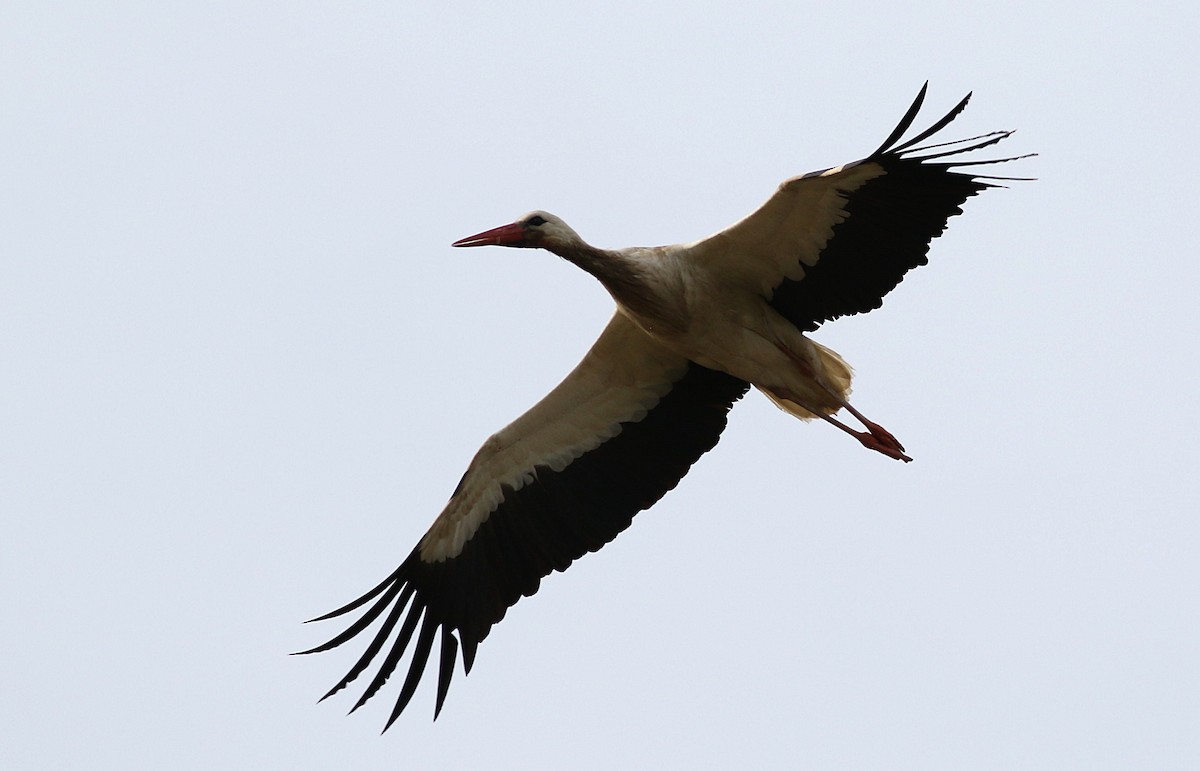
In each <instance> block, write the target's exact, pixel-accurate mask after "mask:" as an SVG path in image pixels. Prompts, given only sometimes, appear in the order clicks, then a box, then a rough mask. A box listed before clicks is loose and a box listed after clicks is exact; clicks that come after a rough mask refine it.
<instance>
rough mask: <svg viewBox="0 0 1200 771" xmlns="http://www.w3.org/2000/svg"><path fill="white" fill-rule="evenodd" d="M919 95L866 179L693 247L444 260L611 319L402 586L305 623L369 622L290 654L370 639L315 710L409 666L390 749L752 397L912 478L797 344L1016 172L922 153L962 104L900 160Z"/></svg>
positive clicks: (512, 428)
mask: <svg viewBox="0 0 1200 771" xmlns="http://www.w3.org/2000/svg"><path fill="white" fill-rule="evenodd" d="M927 87H928V84H925V86H923V87H922V88H921V91H920V93H919V94H918V95H917V98H916V100H915V101H914V102H913V104H912V106H911V107H910V108H909V109H908V112H907V113H905V115H904V117H903V118H902V119H901V121H900V123H899V125H897V126H896V128H895V130H893V131H892V133H891V135H889V136H888V138H887V139H886V140H885V141H884V142H883V144H882V145H880V147H879V149H877V150H876V151H875V152H873V153H871V154H870V155H869V156H867V157H866V158H865V159H863V160H860V161H856V162H853V163H847V164H844V165H842V166H838V167H835V168H831V169H826V170H824V171H816V172H813V173H810V174H805V175H803V176H799V177H793V178H792V179H788V180H786V181H785V182H783V183H782V184H781V185H780V186H779V189H778V190H777V191H776V192H775V194H774V195H773V196H771V198H769V199H768V200H767V202H766V203H764V204H763V205H762V206H761V207H759V209H758V210H757V211H755V212H753V213H752V214H750V215H749V216H748V217H746V218H745V219H743V220H741V221H740V222H738V223H736V224H734V225H733V226H731V227H729V228H726V229H725V230H722V231H721V232H719V233H716V234H715V235H712V236H709V237H708V238H704V239H701V240H699V241H694V242H692V243H689V244H678V245H674V246H655V247H632V248H628V249H616V250H610V249H600V248H597V247H594V246H591V245H590V244H588V243H587V242H585V241H584V240H583V239H582V238H580V236H579V235H578V234H577V233H576V232H575V231H574V230H572V229H571V228H570V227H568V226H567V224H566V223H565V222H563V221H562V220H561V219H559V218H558V217H555V216H554V215H552V214H548V213H546V212H542V211H535V212H532V213H530V214H527V215H525V216H523V217H521V218H520V219H518V220H517V221H516V222H513V223H511V224H508V225H501V226H500V227H497V228H493V229H491V230H487V231H484V232H482V233H479V234H477V235H474V236H470V237H468V238H464V239H462V240H459V241H456V242H454V244H453V246H459V247H467V246H510V247H524V248H541V249H546V250H548V251H550V252H553V253H554V254H556V255H558V256H559V257H562V258H564V259H566V260H568V261H570V262H572V263H574V264H575V265H577V266H579V267H580V268H582V269H584V270H586V271H587V272H588V273H590V274H592V275H593V276H595V277H596V278H597V279H599V281H600V283H601V284H603V285H604V288H605V289H607V290H608V292H609V294H611V295H612V298H613V299H614V300H615V301H616V305H617V307H616V312H615V313H614V314H613V317H612V319H611V320H610V321H609V322H608V326H606V327H605V328H604V331H603V332H601V333H600V338H599V339H598V340H597V341H596V342H595V344H594V345H593V346H592V348H591V350H589V351H588V352H587V354H586V355H585V356H584V357H583V360H582V361H581V362H580V363H579V365H578V366H576V367H575V369H574V370H573V371H571V373H570V374H568V375H567V377H566V379H565V380H563V381H562V383H560V384H559V385H558V386H557V387H556V388H555V389H554V390H552V391H551V392H550V393H549V394H547V395H546V396H545V398H543V399H542V400H541V401H540V402H538V403H537V404H536V405H534V406H533V407H532V408H531V409H530V410H529V411H528V412H526V413H525V414H524V415H522V416H521V417H519V418H517V419H516V420H515V421H513V422H512V423H511V424H509V425H508V426H507V427H505V428H503V429H501V430H500V431H499V432H497V433H496V434H494V435H493V436H492V437H491V438H489V439H488V440H487V441H486V442H484V444H483V447H481V448H480V449H479V452H478V453H476V455H475V457H474V459H473V460H472V461H471V464H470V465H469V466H468V467H467V471H466V473H465V474H464V475H463V477H462V480H461V481H459V483H458V486H457V487H456V488H455V489H454V492H453V493H452V494H451V496H450V500H449V502H448V503H447V504H446V508H445V509H444V510H443V511H442V513H441V514H440V515H439V516H438V517H437V519H435V520H434V522H433V525H432V526H430V528H429V530H428V532H426V533H425V535H424V537H422V538H421V540H420V541H419V542H418V544H417V546H416V548H414V549H413V551H412V553H411V554H409V555H408V557H407V558H406V559H405V560H404V562H403V563H401V565H400V567H398V568H397V569H396V570H395V572H393V573H392V574H391V575H389V576H388V577H387V578H386V579H384V580H383V581H382V582H381V583H380V584H379V585H377V586H376V587H375V588H373V589H371V590H370V591H369V592H367V593H366V594H364V595H363V596H361V597H359V598H358V599H356V600H354V601H353V602H351V603H349V604H347V605H345V606H343V607H341V608H338V609H337V610H335V611H332V612H330V613H327V614H325V615H323V616H320V617H319V618H316V619H313V621H323V620H326V619H331V618H335V617H339V616H343V615H345V614H348V613H351V612H353V611H356V610H359V609H360V608H365V610H364V611H363V612H362V615H361V616H360V617H359V618H358V619H357V620H355V621H354V622H353V623H352V624H351V625H350V626H349V627H348V628H347V629H345V631H343V632H342V633H341V634H338V635H337V636H335V637H334V638H333V639H331V640H329V641H328V642H326V643H324V644H323V645H318V646H317V647H315V648H312V649H310V650H307V651H302V653H317V652H321V651H327V650H330V649H332V648H336V647H337V646H339V645H342V644H343V643H346V642H348V641H349V640H351V639H352V638H354V637H356V636H358V635H359V634H361V633H363V632H364V631H366V630H367V629H368V627H370V626H371V624H372V623H373V622H375V621H380V620H381V624H380V626H379V628H378V630H377V631H375V633H374V635H373V636H371V637H370V641H369V642H368V643H367V647H366V651H365V652H364V653H363V654H362V656H361V657H360V658H359V659H358V661H357V662H356V663H355V664H354V666H353V667H352V668H351V669H350V671H349V672H348V673H347V674H346V675H345V677H343V678H342V679H341V680H340V681H339V682H338V683H337V684H336V685H335V686H334V687H333V688H332V689H331V690H330V691H329V692H328V693H327V694H325V696H324V697H322V699H324V698H328V697H329V696H332V695H333V694H334V693H337V692H338V691H340V690H341V689H342V688H344V687H346V686H347V685H348V684H350V683H351V682H352V681H353V680H355V679H356V678H357V677H358V676H359V675H361V674H362V673H363V672H365V671H366V670H367V669H368V668H369V667H370V665H371V663H372V662H373V661H375V660H376V659H377V658H379V657H380V656H381V655H382V661H381V662H380V664H379V666H378V669H377V670H376V671H375V675H374V677H373V679H372V680H371V682H370V684H369V685H368V686H367V688H366V690H365V691H364V692H363V694H362V696H361V697H360V698H359V700H358V702H357V703H356V704H355V705H354V708H353V709H352V710H351V711H352V712H353V711H354V710H355V709H358V708H359V707H360V706H362V705H363V704H364V703H366V701H367V700H368V699H370V698H371V697H372V696H373V695H375V693H377V692H378V691H379V690H380V688H381V687H382V686H383V685H384V683H385V682H386V681H387V679H388V678H389V676H391V674H392V673H393V672H394V671H395V670H396V668H397V666H398V665H399V664H400V660H401V659H402V658H403V656H404V654H405V652H406V651H408V650H409V648H410V646H411V648H412V652H411V659H410V661H409V664H408V671H407V675H406V677H405V679H404V683H403V685H402V686H401V688H400V694H399V696H398V698H397V700H396V703H395V706H394V708H393V710H392V713H391V716H390V717H389V719H388V721H387V725H386V726H385V727H384V730H387V728H388V727H390V726H391V725H392V723H393V722H395V720H396V718H397V717H399V715H400V713H401V712H402V711H403V710H404V708H405V707H406V706H407V705H408V703H409V701H410V700H411V699H412V696H413V694H414V692H415V691H416V689H417V685H418V683H419V681H420V679H421V676H422V674H423V673H424V671H425V669H426V666H427V664H428V663H429V657H430V655H431V653H432V651H433V647H434V643H435V641H436V642H437V643H438V654H437V700H436V704H435V707H434V719H436V718H437V716H438V714H439V713H440V712H441V709H442V705H443V703H444V702H445V698H446V692H447V690H448V689H449V687H450V680H451V677H452V675H453V673H454V668H455V664H456V661H457V659H458V655H459V652H460V650H461V653H462V663H463V670H464V672H470V670H471V666H472V664H473V663H474V661H475V653H476V648H477V646H478V645H479V643H480V642H482V641H483V640H484V638H486V637H487V635H488V633H489V632H490V631H491V628H492V626H493V625H494V624H496V623H497V622H498V621H500V620H501V619H502V618H504V614H505V612H506V611H507V610H508V608H510V607H512V605H514V604H515V603H516V602H517V601H518V600H519V599H520V598H521V597H522V596H530V595H532V594H533V593H534V592H536V591H537V590H538V585H539V583H540V582H541V579H542V578H543V577H544V576H547V575H549V574H550V573H551V572H552V571H554V570H566V569H567V568H568V567H569V566H570V565H571V563H572V562H573V561H574V560H576V559H578V558H579V557H582V556H583V555H584V554H585V553H587V552H590V551H596V550H598V549H600V548H601V547H602V546H604V545H605V544H606V543H608V542H609V541H611V540H612V539H613V538H615V537H616V536H617V534H618V533H620V532H621V531H623V530H624V529H625V528H627V527H629V524H630V522H631V521H632V519H633V516H634V515H635V514H637V513H638V512H639V511H642V510H643V509H647V508H649V507H650V506H652V505H654V503H655V502H656V501H658V499H659V498H661V497H662V496H663V495H664V494H666V493H667V491H669V490H671V489H672V488H674V487H675V485H676V484H678V483H679V480H680V479H681V478H683V476H684V474H686V473H687V472H688V469H689V468H690V467H691V465H692V464H693V463H695V462H696V460H697V459H698V458H699V457H700V456H701V455H703V454H704V453H705V452H707V451H708V450H710V449H712V448H713V446H714V445H716V443H717V440H718V438H719V437H720V435H721V431H722V430H723V429H724V428H725V423H726V416H727V414H728V412H729V410H730V408H731V407H732V406H733V404H734V402H736V401H737V400H738V399H740V398H741V397H742V396H743V395H744V394H745V393H746V391H747V390H749V388H750V386H754V387H755V388H757V389H758V390H760V391H762V392H763V393H764V394H766V396H767V397H768V398H769V399H771V401H773V402H774V403H775V404H776V405H778V406H779V407H780V408H782V409H783V410H784V411H785V412H789V413H791V414H792V415H795V416H796V417H798V418H800V419H802V420H810V419H820V420H822V421H825V422H826V423H829V424H830V425H832V426H834V427H836V428H837V429H839V430H841V431H844V432H846V433H847V434H849V435H850V436H852V437H853V438H854V439H856V440H857V441H858V442H860V443H861V444H862V445H863V446H864V447H866V448H868V449H870V450H873V451H875V452H878V453H881V454H883V455H884V456H886V457H888V458H893V459H896V460H899V461H905V462H907V461H909V460H911V458H909V456H908V455H906V454H905V449H904V446H903V445H902V444H900V442H899V441H897V440H896V438H895V437H894V436H892V434H891V433H889V432H888V431H887V430H886V429H884V428H883V427H882V426H880V425H879V424H878V423H875V422H873V421H871V420H869V419H867V417H866V416H864V415H863V414H862V413H861V412H859V411H858V410H857V409H855V408H854V407H852V406H851V405H850V403H849V401H847V396H848V394H849V392H850V367H849V365H847V364H846V362H845V361H843V360H842V358H841V357H840V356H838V354H836V353H835V352H834V351H832V350H830V349H829V348H826V347H824V346H822V345H821V344H819V343H817V342H815V341H813V340H811V339H810V338H809V337H808V335H807V333H809V332H813V331H814V330H816V329H817V327H818V326H820V325H821V324H823V323H824V322H826V321H832V320H833V319H836V318H838V317H840V316H847V315H852V314H857V313H866V312H867V311H871V310H874V309H876V308H878V307H879V306H880V305H881V304H882V302H883V297H884V295H886V294H887V293H888V292H890V291H891V290H892V289H893V288H894V287H895V286H896V285H897V284H898V283H900V280H901V279H902V278H903V277H904V274H905V273H907V272H908V271H909V270H911V269H912V268H915V267H917V266H918V265H924V264H925V263H926V262H927V259H926V255H927V253H928V251H929V244H930V241H932V240H933V239H934V238H935V237H937V236H938V235H940V234H941V233H942V231H943V230H944V229H945V227H946V222H947V220H948V219H949V218H950V217H952V216H954V215H956V214H960V213H962V209H961V208H960V206H961V205H962V204H963V202H964V201H966V200H967V198H969V197H971V196H973V195H976V194H977V193H979V192H980V191H982V190H984V189H986V188H989V187H995V186H997V185H996V184H995V181H996V180H1012V179H1020V178H1017V177H997V176H988V175H981V174H976V173H973V172H971V171H960V170H959V169H962V168H964V167H971V166H979V165H985V164H995V163H1004V162H1007V161H1013V160H1017V159H1018V158H1024V157H1028V156H1017V157H1010V158H996V159H989V160H961V159H960V158H959V157H958V156H960V155H961V154H962V153H966V152H968V151H971V150H978V149H980V148H983V147H987V146H990V145H994V144H995V143H997V142H999V141H1001V140H1002V139H1004V138H1005V137H1007V136H1009V135H1010V134H1011V133H1012V132H1011V131H995V132H991V133H988V134H982V135H979V136H974V137H970V138H968V139H962V140H956V141H950V142H939V143H933V144H924V145H922V143H923V142H925V141H926V140H928V139H930V138H931V137H933V136H934V135H935V134H936V133H938V132H939V131H941V130H942V129H943V128H945V127H946V126H947V125H948V124H949V123H950V122H951V121H952V120H954V118H955V117H957V116H958V114H959V113H960V112H962V110H963V109H964V108H965V107H966V105H967V101H968V99H970V94H968V95H967V97H966V98H964V99H963V100H962V101H961V102H959V103H958V104H957V105H956V106H955V107H954V109H952V110H951V111H950V112H949V113H947V114H946V115H945V116H944V117H942V118H941V119H940V120H938V121H937V122H936V123H934V124H933V125H932V126H931V127H929V128H928V129H926V130H924V131H921V132H920V133H918V134H917V135H916V136H914V137H912V138H911V139H908V140H906V141H903V142H902V141H901V139H902V137H903V136H904V134H905V133H906V132H907V131H908V129H909V128H910V127H911V126H912V124H913V121H914V120H915V119H916V117H917V113H918V112H919V110H920V108H921V105H922V103H923V102H924V99H925V92H926V88H927ZM843 411H844V413H843ZM838 413H843V414H848V416H849V417H848V418H847V421H857V423H858V424H860V427H855V426H853V425H851V422H844V421H843V420H842V419H839V418H838V417H836V414H838Z"/></svg>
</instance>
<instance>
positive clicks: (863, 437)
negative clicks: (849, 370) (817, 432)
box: [788, 399, 912, 463]
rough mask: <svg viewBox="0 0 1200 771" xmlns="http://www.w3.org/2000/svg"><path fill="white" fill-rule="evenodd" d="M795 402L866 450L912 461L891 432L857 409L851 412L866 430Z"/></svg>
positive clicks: (906, 461)
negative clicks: (851, 438)
mask: <svg viewBox="0 0 1200 771" xmlns="http://www.w3.org/2000/svg"><path fill="white" fill-rule="evenodd" d="M788 401H796V400H795V399H789V400H788ZM796 404H799V405H800V406H801V407H804V409H806V410H808V411H809V412H811V413H812V414H814V415H816V416H817V417H818V418H820V419H821V420H823V421H825V422H826V423H828V424H829V425H831V426H834V427H835V428H839V429H841V430H842V431H845V432H846V433H847V434H849V435H850V436H852V437H854V438H855V439H857V440H858V441H860V442H862V446H863V447H866V448H867V449H868V450H874V451H875V452H881V453H883V454H884V455H886V456H888V457H889V458H895V459H896V460H902V461H904V462H905V463H908V462H910V461H912V458H910V457H908V456H907V455H905V454H904V447H903V446H901V444H900V443H899V442H897V441H896V437H894V436H892V435H891V433H889V432H888V431H887V429H885V428H884V427H883V426H880V425H879V424H878V423H872V422H871V421H869V420H867V419H866V418H864V417H863V416H862V415H860V414H859V413H858V411H857V410H855V409H853V408H851V412H852V413H853V415H854V417H856V418H858V419H859V420H861V421H862V424H863V425H864V426H866V427H867V430H866V431H855V430H854V429H853V428H850V426H847V425H846V424H845V423H843V422H842V421H840V420H838V419H837V418H835V417H833V416H832V415H826V414H824V413H823V412H818V411H817V410H813V409H810V408H808V407H805V406H804V404H803V403H801V402H796ZM843 406H845V407H850V405H849V404H845V403H843Z"/></svg>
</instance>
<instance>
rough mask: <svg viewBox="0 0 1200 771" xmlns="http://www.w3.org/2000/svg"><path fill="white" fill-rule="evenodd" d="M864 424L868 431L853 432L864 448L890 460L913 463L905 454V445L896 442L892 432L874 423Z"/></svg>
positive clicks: (864, 422) (865, 421) (866, 421)
mask: <svg viewBox="0 0 1200 771" xmlns="http://www.w3.org/2000/svg"><path fill="white" fill-rule="evenodd" d="M863 424H864V425H865V426H866V427H867V430H866V431H855V432H853V433H854V435H855V436H856V437H858V441H860V442H862V445H863V447H866V448H867V449H869V450H874V451H875V452H881V453H883V454H884V455H886V456H888V457H889V458H895V459H896V460H902V461H904V462H905V463H909V462H910V461H912V458H910V457H908V456H907V455H905V454H904V445H902V444H900V442H898V441H896V437H894V436H892V434H891V432H890V431H888V430H887V429H886V428H884V427H883V426H881V425H879V424H878V423H872V422H871V421H869V420H864V421H863Z"/></svg>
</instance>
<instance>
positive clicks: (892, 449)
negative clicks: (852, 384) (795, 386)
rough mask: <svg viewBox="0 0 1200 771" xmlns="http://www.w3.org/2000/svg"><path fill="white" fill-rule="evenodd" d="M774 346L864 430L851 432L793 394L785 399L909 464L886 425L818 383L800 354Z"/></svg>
mask: <svg viewBox="0 0 1200 771" xmlns="http://www.w3.org/2000/svg"><path fill="white" fill-rule="evenodd" d="M777 347H778V348H779V350H781V351H783V353H784V354H785V355H786V356H787V357H788V358H789V359H791V360H792V362H793V363H795V365H796V366H797V367H798V368H799V369H800V371H801V372H802V373H803V374H804V376H805V377H807V378H808V379H809V380H811V381H812V382H813V383H815V384H816V385H817V386H818V387H820V389H821V390H822V391H824V392H825V393H827V394H828V395H829V397H830V398H831V399H833V400H834V401H835V402H837V403H838V405H840V406H842V407H844V408H846V411H847V412H849V413H850V414H851V415H853V416H854V417H855V418H857V419H858V421H859V422H860V423H862V424H863V427H864V428H866V429H867V430H866V431H855V430H854V429H853V428H850V427H849V426H847V425H846V424H845V423H843V422H842V421H840V420H838V419H837V418H835V417H833V416H832V415H826V414H824V413H823V412H821V411H820V410H817V409H813V408H812V407H810V406H808V405H807V404H805V403H804V401H803V400H801V399H797V398H795V396H794V395H788V396H787V397H786V398H787V399H788V401H791V402H795V403H796V404H799V405H800V406H801V407H803V408H804V409H806V410H808V411H809V412H811V413H812V414H814V415H816V416H817V417H819V418H820V419H821V420H824V421H825V422H826V423H828V424H830V425H831V426H835V427H837V428H839V429H841V430H842V431H845V432H846V433H847V434H850V436H853V437H854V438H855V439H857V440H858V441H859V442H861V443H862V446H863V447H866V448H868V449H871V450H875V451H876V452H880V453H883V454H884V455H886V456H888V457H889V458H895V459H896V460H902V461H904V462H905V463H909V462H910V461H912V458H910V457H908V456H907V455H905V454H904V445H902V444H900V442H899V441H898V440H897V439H896V437H894V436H892V433H891V432H890V431H888V430H887V429H886V428H884V427H883V426H881V425H879V424H878V423H876V422H875V421H873V420H868V419H867V416H866V415H863V414H862V413H861V412H859V411H858V410H856V409H854V407H853V406H852V405H851V404H850V402H848V401H846V400H845V399H844V398H842V395H841V394H839V393H837V392H835V391H834V390H833V389H832V388H830V387H829V386H827V385H825V384H824V383H822V382H821V379H820V378H818V377H817V375H816V372H815V371H814V370H813V366H812V364H810V363H809V362H808V361H806V360H805V359H804V358H803V357H802V356H799V355H798V354H796V353H795V352H794V351H792V349H790V348H788V347H787V346H786V345H782V344H777Z"/></svg>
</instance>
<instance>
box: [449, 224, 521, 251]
mask: <svg viewBox="0 0 1200 771" xmlns="http://www.w3.org/2000/svg"><path fill="white" fill-rule="evenodd" d="M524 243H525V228H524V226H523V225H521V223H519V222H514V223H512V224H510V225H501V226H500V227H498V228H492V229H491V230H485V231H483V232H482V233H476V234H475V235H473V236H467V237H466V238H460V239H459V240H457V241H455V242H454V243H452V244H450V245H451V246H521V245H522V244H524Z"/></svg>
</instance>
